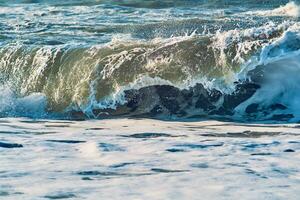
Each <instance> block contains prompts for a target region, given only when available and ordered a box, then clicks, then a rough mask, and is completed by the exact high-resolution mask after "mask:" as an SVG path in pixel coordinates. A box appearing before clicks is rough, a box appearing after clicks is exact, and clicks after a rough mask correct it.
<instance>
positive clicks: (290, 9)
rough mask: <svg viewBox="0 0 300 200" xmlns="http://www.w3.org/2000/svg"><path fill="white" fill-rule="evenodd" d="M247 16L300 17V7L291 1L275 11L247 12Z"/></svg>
mask: <svg viewBox="0 0 300 200" xmlns="http://www.w3.org/2000/svg"><path fill="white" fill-rule="evenodd" d="M246 14H251V15H260V16H286V17H299V16H300V7H299V5H298V4H296V3H295V2H294V1H291V2H289V3H287V4H286V5H284V6H280V7H279V8H275V9H273V10H264V11H251V12H247V13H246Z"/></svg>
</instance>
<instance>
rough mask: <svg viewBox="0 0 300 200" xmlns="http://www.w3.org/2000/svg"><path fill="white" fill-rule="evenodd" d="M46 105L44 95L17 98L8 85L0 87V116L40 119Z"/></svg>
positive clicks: (37, 94)
mask: <svg viewBox="0 0 300 200" xmlns="http://www.w3.org/2000/svg"><path fill="white" fill-rule="evenodd" d="M46 105H47V100H46V96H45V95H44V94H41V93H32V94H30V95H28V96H24V97H18V96H17V95H16V94H15V93H14V92H13V90H11V89H10V87H9V86H8V85H2V86H0V116H29V117H41V116H43V115H45V113H46Z"/></svg>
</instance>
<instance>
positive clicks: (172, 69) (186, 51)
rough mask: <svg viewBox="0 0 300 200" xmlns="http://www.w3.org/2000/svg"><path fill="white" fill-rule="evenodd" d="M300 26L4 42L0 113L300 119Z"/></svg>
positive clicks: (0, 58) (286, 24)
mask: <svg viewBox="0 0 300 200" xmlns="http://www.w3.org/2000/svg"><path fill="white" fill-rule="evenodd" d="M299 30H300V29H299V24H298V23H297V22H288V21H287V22H283V23H281V24H275V23H268V24H265V25H263V26H261V27H258V28H249V29H235V30H229V31H223V32H221V31H218V32H216V33H211V34H206V35H203V34H201V35H198V34H196V33H194V34H191V35H188V36H182V37H171V38H155V39H153V40H151V41H149V40H147V41H144V40H137V39H133V38H128V39H124V38H123V39H118V38H116V39H114V40H112V41H111V42H110V43H108V44H103V45H97V46H87V45H85V46H82V45H77V46H76V45H75V46H74V45H63V44H58V45H48V46H47V45H30V44H24V43H22V44H21V43H20V44H19V43H14V44H12V43H11V44H5V45H2V47H1V49H0V70H1V72H2V73H1V75H0V84H1V85H2V86H1V87H0V91H1V93H2V94H1V96H0V105H1V107H0V113H1V116H12V115H13V116H38V117H41V116H45V115H46V116H47V115H49V114H53V113H59V114H61V115H64V116H68V117H72V118H78V117H79V118H85V117H89V118H91V117H92V118H103V117H113V116H143V117H159V118H166V117H167V118H170V117H171V118H190V117H203V116H205V117H210V116H213V117H218V116H222V117H224V116H226V117H229V118H231V119H236V120H241V119H246V120H287V121H293V120H297V119H299V117H300V113H299V111H298V107H299V106H298V105H299V99H300V98H299V97H298V96H297V91H299V90H298V89H299V87H300V86H299V84H298V82H299V78H298V76H297V74H298V72H300V71H299V70H300V64H299V63H300V62H299V61H300V60H299V53H300V31H299ZM36 105H39V106H36Z"/></svg>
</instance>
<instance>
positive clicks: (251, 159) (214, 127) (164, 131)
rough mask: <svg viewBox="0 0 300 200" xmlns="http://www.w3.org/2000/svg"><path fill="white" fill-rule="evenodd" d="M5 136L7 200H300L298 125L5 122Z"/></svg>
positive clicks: (1, 173)
mask: <svg viewBox="0 0 300 200" xmlns="http://www.w3.org/2000/svg"><path fill="white" fill-rule="evenodd" d="M0 130H1V133H0V141H1V143H0V152H1V153H0V162H1V165H0V199H2V198H3V199H13V200H16V199H240V198H241V196H242V197H243V199H295V200H296V199H298V197H299V195H300V193H299V191H300V190H299V189H300V169H299V165H300V159H299V158H300V154H299V153H300V140H299V139H300V129H299V125H297V124H280V125H272V124H248V125H247V124H238V123H231V122H219V121H200V122H170V121H157V120H149V119H140V120H137V119H115V120H91V121H61V120H31V119H25V118H4V119H2V120H1V122H0ZM2 143H3V144H5V145H3V144H2Z"/></svg>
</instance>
